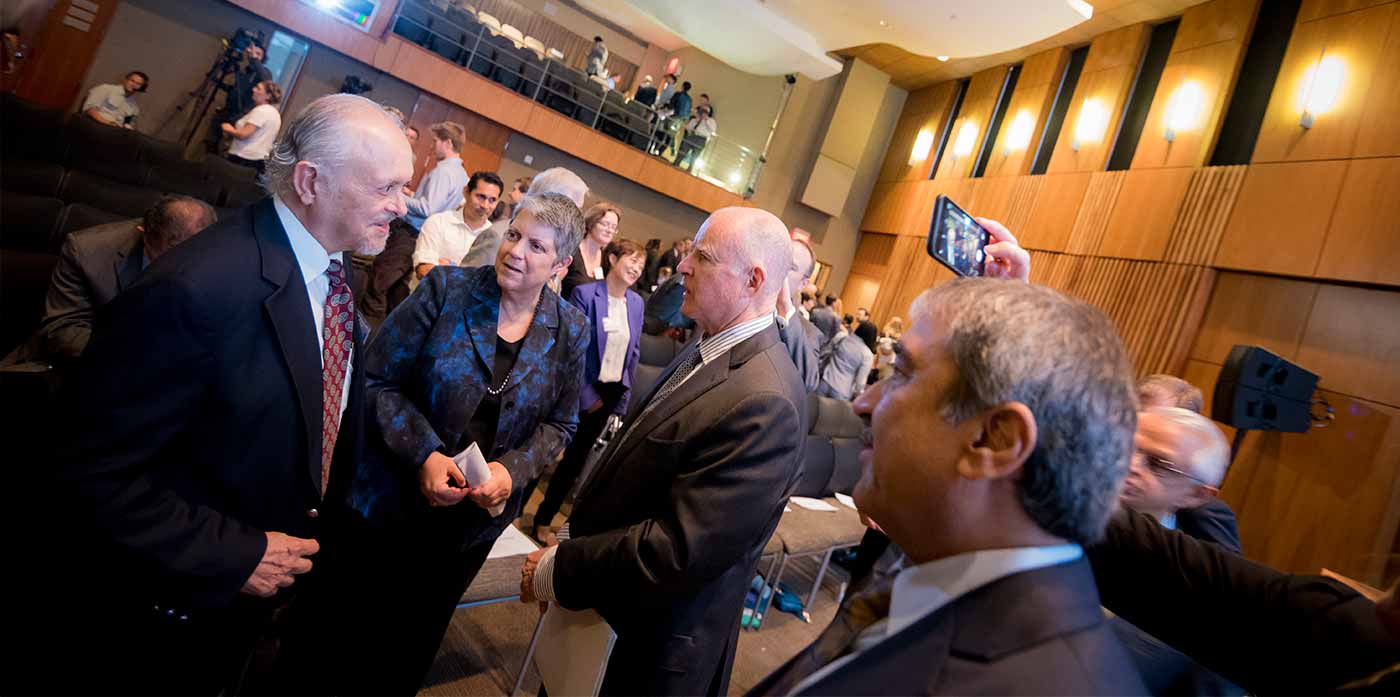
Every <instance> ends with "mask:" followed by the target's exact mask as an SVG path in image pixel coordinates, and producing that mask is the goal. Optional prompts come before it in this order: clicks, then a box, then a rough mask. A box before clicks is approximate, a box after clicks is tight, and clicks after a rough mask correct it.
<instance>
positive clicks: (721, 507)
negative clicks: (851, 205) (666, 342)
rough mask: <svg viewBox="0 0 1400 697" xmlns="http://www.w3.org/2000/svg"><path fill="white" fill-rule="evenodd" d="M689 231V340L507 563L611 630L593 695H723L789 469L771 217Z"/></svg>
mask: <svg viewBox="0 0 1400 697" xmlns="http://www.w3.org/2000/svg"><path fill="white" fill-rule="evenodd" d="M695 239H696V244H695V248H694V251H693V252H692V253H691V254H690V255H689V256H688V257H686V258H685V259H684V260H683V261H682V262H681V264H680V268H679V269H678V272H679V273H680V274H681V275H683V276H685V277H686V279H687V280H686V286H685V288H686V293H685V311H686V313H687V314H689V315H690V316H692V317H694V318H695V322H696V325H697V327H698V328H699V329H700V331H699V339H698V341H696V342H694V343H692V344H691V345H689V346H687V347H686V348H685V349H684V350H682V351H681V353H680V354H679V355H677V356H676V359H675V360H674V361H672V363H671V365H670V366H669V367H668V368H667V369H666V371H664V372H663V373H662V377H661V378H660V382H659V386H658V387H657V388H656V389H655V391H653V392H652V393H651V394H650V395H648V396H647V397H646V398H645V399H642V400H640V401H639V402H638V404H637V405H636V406H635V407H634V408H633V409H632V410H631V413H629V414H628V417H627V419H626V421H625V422H624V425H623V427H622V431H621V434H620V435H619V436H618V437H617V438H615V439H614V440H613V441H612V443H611V444H610V445H609V447H608V450H607V451H606V452H604V454H603V455H602V457H601V459H600V461H599V464H598V466H597V468H596V470H595V471H594V472H593V474H592V475H591V476H590V477H589V479H588V481H586V482H584V483H583V485H582V486H581V487H580V489H579V494H578V501H577V503H576V504H575V506H574V510H573V514H572V515H571V516H570V517H569V522H568V524H567V526H566V527H565V529H564V530H561V531H560V535H559V538H560V539H561V540H562V542H560V543H559V545H558V546H555V547H549V548H546V549H544V550H541V551H539V552H536V553H533V554H531V555H530V557H529V560H528V561H527V563H526V566H525V567H524V569H523V571H522V579H521V594H522V595H521V598H522V600H524V601H526V602H530V601H533V600H534V599H535V598H538V599H540V600H547V601H551V602H557V603H558V604H559V605H560V606H562V607H564V608H567V609H570V610H582V609H587V608H592V609H595V610H597V611H598V613H599V614H601V615H602V616H603V618H604V619H606V620H607V622H608V624H609V625H611V626H612V628H613V630H614V631H616V632H617V643H616V644H615V646H614V648H613V652H612V657H611V659H610V660H609V662H608V669H607V674H606V676H605V677H604V679H603V685H602V692H603V693H604V694H629V695H635V694H647V695H697V694H710V695H723V694H726V691H727V683H728V678H729V669H730V667H731V665H732V663H733V658H734V650H735V648H736V644H737V641H738V631H739V617H740V610H741V609H742V604H743V600H744V594H745V592H747V590H748V587H749V581H750V579H752V578H753V572H754V565H755V564H756V563H757V561H758V557H759V554H760V553H761V552H762V550H763V546H764V543H765V542H766V541H767V540H768V538H769V536H770V535H772V533H773V530H774V528H776V527H777V525H778V519H779V518H780V517H781V516H782V511H783V504H784V502H785V501H786V500H787V497H788V495H789V494H790V493H791V492H792V491H793V489H794V488H795V487H796V485H797V482H798V480H799V478H800V477H801V474H802V463H801V460H800V458H799V453H800V450H801V443H802V438H803V436H802V432H803V429H802V424H803V417H802V409H803V407H804V405H805V395H804V393H803V390H802V381H801V379H800V378H799V377H798V376H797V371H796V370H795V369H794V368H793V365H792V361H791V360H789V359H788V357H787V354H786V351H785V350H784V348H783V346H782V344H781V342H779V340H778V330H777V328H776V327H774V326H773V308H774V306H775V303H776V302H777V296H778V293H779V292H781V289H782V286H783V279H784V277H785V276H786V274H787V270H788V267H789V265H790V264H791V260H792V255H791V251H790V249H789V247H788V235H787V228H786V226H784V225H783V223H782V221H780V220H778V219H777V217H776V216H774V215H772V214H771V213H768V212H766V211H763V210H760V209H757V208H725V209H721V210H719V211H716V212H715V213H714V214H713V215H711V216H710V217H709V219H708V220H706V222H705V224H704V225H702V226H701V228H700V231H699V232H698V233H696V238H695Z"/></svg>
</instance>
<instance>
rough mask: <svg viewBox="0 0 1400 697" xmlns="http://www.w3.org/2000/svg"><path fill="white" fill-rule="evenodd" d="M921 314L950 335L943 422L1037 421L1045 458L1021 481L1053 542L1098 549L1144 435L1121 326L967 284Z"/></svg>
mask: <svg viewBox="0 0 1400 697" xmlns="http://www.w3.org/2000/svg"><path fill="white" fill-rule="evenodd" d="M912 310H913V312H914V313H915V314H916V315H917V316H920V317H924V318H927V319H929V320H932V321H935V322H939V323H941V324H942V326H943V328H944V331H945V333H946V336H947V345H946V349H947V351H948V355H949V356H950V357H951V358H952V361H953V364H954V366H955V367H956V373H957V374H956V376H955V377H954V379H953V382H952V384H951V385H950V386H949V388H948V391H947V393H946V394H945V395H943V399H942V416H943V418H944V419H945V420H947V421H948V422H949V423H958V422H961V421H964V420H966V419H968V418H971V417H973V416H975V415H977V414H979V413H981V412H983V411H986V410H987V409H990V408H992V407H995V406H997V405H1000V404H1006V403H1009V402H1020V403H1021V404H1024V405H1026V407H1028V408H1029V409H1030V411H1031V413H1032V414H1034V415H1035V423H1036V429H1037V438H1036V444H1035V449H1034V450H1033V451H1032V452H1031V456H1030V457H1029V458H1028V459H1027V460H1026V462H1025V464H1024V465H1023V466H1022V468H1021V473H1020V475H1019V477H1018V478H1017V480H1016V488H1017V490H1018V492H1019V493H1020V499H1021V506H1022V508H1024V509H1025V511H1026V514H1027V515H1029V516H1030V518H1031V520H1033V521H1035V523H1036V524H1037V525H1039V526H1040V527H1041V528H1042V529H1044V530H1045V531H1046V532H1049V533H1051V534H1053V535H1056V536H1058V537H1062V538H1064V539H1067V540H1070V541H1073V542H1077V543H1080V544H1088V543H1091V542H1094V541H1096V540H1097V539H1098V538H1099V537H1100V536H1101V535H1102V534H1103V531H1104V526H1105V525H1106V524H1107V522H1108V517H1109V514H1110V513H1112V512H1113V509H1114V506H1115V502H1116V500H1117V498H1118V489H1119V484H1120V483H1121V482H1122V480H1123V478H1124V477H1125V476H1126V475H1127V472H1128V465H1129V462H1130V461H1131V457H1132V452H1133V433H1134V431H1135V430H1136V429H1137V397H1136V390H1135V388H1134V385H1133V371H1132V367H1131V366H1130V365H1129V361H1128V356H1127V353H1126V351H1125V350H1124V348H1123V343H1122V341H1121V340H1120V339H1119V337H1118V332H1117V331H1115V330H1114V328H1113V324H1112V322H1110V321H1109V319H1108V317H1106V316H1105V315H1104V314H1103V312H1101V311H1099V310H1098V309H1097V308H1095V307H1093V306H1091V305H1089V304H1087V303H1084V302H1080V301H1078V300H1073V299H1070V298H1067V297H1065V296H1063V295H1061V294H1059V293H1057V292H1055V291H1054V290H1051V289H1049V288H1046V287H1043V286H1036V285H1031V284H1029V283H1020V282H1015V281H1006V280H1001V279H989V278H965V279H958V280H955V281H952V282H949V283H945V284H943V285H941V286H938V287H936V288H934V289H932V290H929V291H926V292H925V293H924V294H923V295H921V296H919V298H918V299H916V300H915V301H914V305H913V308H912Z"/></svg>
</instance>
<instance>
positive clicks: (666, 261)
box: [657, 240, 690, 273]
mask: <svg viewBox="0 0 1400 697" xmlns="http://www.w3.org/2000/svg"><path fill="white" fill-rule="evenodd" d="M689 251H690V240H676V241H675V242H672V243H671V248H670V249H668V250H666V251H665V252H663V253H662V254H661V258H660V259H658V260H657V266H658V267H661V266H669V267H671V271H672V273H674V272H675V270H676V267H677V266H679V265H680V263H681V259H684V258H685V255H686V254H687V253H689Z"/></svg>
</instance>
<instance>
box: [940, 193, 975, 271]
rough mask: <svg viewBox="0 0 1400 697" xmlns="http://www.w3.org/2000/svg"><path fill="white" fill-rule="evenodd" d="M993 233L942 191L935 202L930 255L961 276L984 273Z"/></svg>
mask: <svg viewBox="0 0 1400 697" xmlns="http://www.w3.org/2000/svg"><path fill="white" fill-rule="evenodd" d="M990 242H991V234H990V233H988V232H987V230H986V229H984V228H983V227H982V226H981V225H980V224H979V223H978V222H977V220H976V219H974V218H973V217H972V216H971V215H969V214H968V212H967V211H965V210H963V209H962V208H959V207H958V205H957V204H956V203H953V201H952V199H949V198H948V197H947V196H944V195H942V194H939V196H938V198H937V199H934V202H933V221H932V222H931V223H930V224H929V230H928V255H929V256H931V257H933V258H934V260H935V261H937V262H938V263H940V264H943V265H944V266H946V267H948V268H949V269H951V270H952V271H953V273H956V274H957V275H959V276H982V275H984V273H985V270H986V269H985V263H986V259H987V254H986V247H987V245H988V244H989V243H990Z"/></svg>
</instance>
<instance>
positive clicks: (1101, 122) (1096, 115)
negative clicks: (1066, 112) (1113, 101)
mask: <svg viewBox="0 0 1400 697" xmlns="http://www.w3.org/2000/svg"><path fill="white" fill-rule="evenodd" d="M1107 126H1108V108H1107V107H1105V106H1104V105H1103V102H1102V101H1101V100H1100V99H1099V98H1097V97H1094V98H1091V99H1086V100H1084V105H1083V106H1081V107H1079V121H1077V122H1076V123H1075V126H1074V138H1073V139H1072V140H1070V142H1069V148H1070V150H1076V151H1077V150H1079V146H1080V145H1081V144H1083V143H1097V142H1099V140H1100V139H1101V138H1103V131H1104V128H1105V127H1107Z"/></svg>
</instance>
